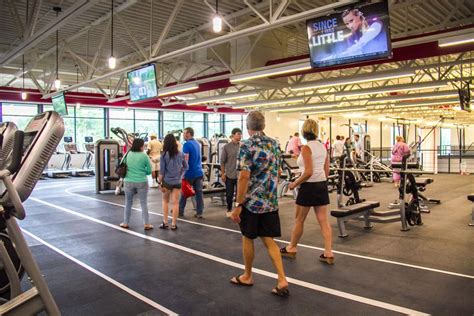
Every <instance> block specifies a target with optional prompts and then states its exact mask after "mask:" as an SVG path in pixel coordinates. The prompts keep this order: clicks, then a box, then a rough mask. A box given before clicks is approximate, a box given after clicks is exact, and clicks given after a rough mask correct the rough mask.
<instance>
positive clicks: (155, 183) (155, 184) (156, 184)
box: [150, 181, 158, 188]
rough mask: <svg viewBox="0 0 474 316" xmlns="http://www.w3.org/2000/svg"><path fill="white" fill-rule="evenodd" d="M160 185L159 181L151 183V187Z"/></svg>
mask: <svg viewBox="0 0 474 316" xmlns="http://www.w3.org/2000/svg"><path fill="white" fill-rule="evenodd" d="M157 187H158V183H157V182H155V181H153V183H152V184H151V185H150V188H157Z"/></svg>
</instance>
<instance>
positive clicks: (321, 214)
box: [314, 205, 334, 257]
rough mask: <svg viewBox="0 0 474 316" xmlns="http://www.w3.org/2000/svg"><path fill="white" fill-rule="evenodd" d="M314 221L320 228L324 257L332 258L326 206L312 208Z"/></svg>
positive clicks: (330, 232)
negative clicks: (315, 220) (316, 221)
mask: <svg viewBox="0 0 474 316" xmlns="http://www.w3.org/2000/svg"><path fill="white" fill-rule="evenodd" d="M314 213H315V214H316V219H317V220H318V223H319V226H320V227H321V234H322V235H323V239H324V256H325V257H334V254H333V253H332V229H331V225H330V224H329V219H328V206H327V205H321V206H316V207H315V208H314Z"/></svg>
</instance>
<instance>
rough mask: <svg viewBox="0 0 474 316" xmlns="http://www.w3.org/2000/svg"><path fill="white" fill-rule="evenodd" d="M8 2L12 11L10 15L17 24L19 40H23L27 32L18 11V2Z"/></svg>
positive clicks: (9, 0)
mask: <svg viewBox="0 0 474 316" xmlns="http://www.w3.org/2000/svg"><path fill="white" fill-rule="evenodd" d="M6 2H7V3H8V9H9V10H10V15H11V16H12V17H13V20H14V22H15V29H16V33H17V34H18V37H19V38H22V37H23V34H24V32H25V29H24V26H23V21H22V20H21V18H20V15H19V14H18V10H17V9H16V2H17V1H13V0H6Z"/></svg>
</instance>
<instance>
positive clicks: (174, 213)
mask: <svg viewBox="0 0 474 316" xmlns="http://www.w3.org/2000/svg"><path fill="white" fill-rule="evenodd" d="M180 191H181V190H180V189H173V191H172V192H171V201H172V203H173V208H172V210H173V211H172V216H173V217H172V219H171V225H174V226H176V219H177V218H178V212H179V204H178V199H179V192H180Z"/></svg>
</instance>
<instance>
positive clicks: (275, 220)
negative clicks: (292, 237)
mask: <svg viewBox="0 0 474 316" xmlns="http://www.w3.org/2000/svg"><path fill="white" fill-rule="evenodd" d="M239 226H240V231H241V232H242V235H244V236H245V237H247V238H250V239H255V238H257V237H280V236H281V230H280V217H279V215H278V211H275V212H269V213H261V214H257V213H252V212H250V211H249V210H247V209H246V208H245V207H242V213H240V223H239Z"/></svg>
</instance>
